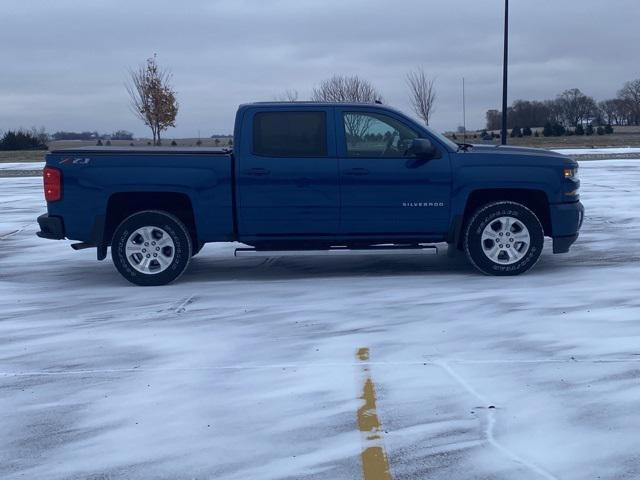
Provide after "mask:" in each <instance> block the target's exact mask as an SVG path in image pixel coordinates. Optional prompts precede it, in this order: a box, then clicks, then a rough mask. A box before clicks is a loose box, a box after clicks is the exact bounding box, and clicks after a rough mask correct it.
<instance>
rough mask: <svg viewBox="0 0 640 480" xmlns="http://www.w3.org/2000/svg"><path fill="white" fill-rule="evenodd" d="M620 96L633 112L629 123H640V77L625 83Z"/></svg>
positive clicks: (619, 93)
mask: <svg viewBox="0 0 640 480" xmlns="http://www.w3.org/2000/svg"><path fill="white" fill-rule="evenodd" d="M618 98H620V99H621V100H623V101H624V103H625V104H626V106H627V108H628V110H629V113H630V114H631V115H630V117H631V118H630V119H629V124H631V123H633V124H635V125H638V124H640V79H638V80H632V81H630V82H627V83H625V84H624V86H623V87H622V89H621V90H620V91H619V92H618Z"/></svg>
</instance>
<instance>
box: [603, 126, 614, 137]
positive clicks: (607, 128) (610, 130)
mask: <svg viewBox="0 0 640 480" xmlns="http://www.w3.org/2000/svg"><path fill="white" fill-rule="evenodd" d="M604 133H605V134H607V135H611V134H612V133H613V127H612V126H611V125H607V126H605V127H604Z"/></svg>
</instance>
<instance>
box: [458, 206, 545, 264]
mask: <svg viewBox="0 0 640 480" xmlns="http://www.w3.org/2000/svg"><path fill="white" fill-rule="evenodd" d="M501 217H511V218H513V219H516V220H517V221H519V222H521V224H522V225H524V227H526V229H527V230H528V232H527V233H528V234H529V244H528V246H527V247H526V248H525V247H524V244H523V243H520V242H517V243H518V248H521V251H517V252H515V253H516V254H515V255H513V256H512V257H511V256H510V254H509V253H504V255H503V257H502V258H497V260H498V261H494V260H492V259H491V258H489V256H488V254H485V250H487V251H489V250H490V249H491V248H490V247H491V243H490V242H491V241H490V240H487V239H485V242H487V243H488V245H487V244H483V240H482V234H483V232H485V228H487V227H488V226H490V225H492V222H496V223H497V225H498V226H500V220H498V219H499V218H501ZM496 223H494V224H493V225H492V226H491V227H489V228H492V229H493V228H494V226H495V225H496ZM505 224H506V222H505ZM518 225H519V223H518V222H516V225H515V227H517V226H518ZM489 233H491V232H489ZM516 234H517V233H516ZM502 235H503V234H502V233H500V236H502ZM505 235H506V233H505ZM504 238H507V237H504ZM512 243H514V242H512ZM500 246H505V247H506V246H510V245H506V242H504V241H503V244H501V245H498V242H497V241H494V247H495V248H496V249H498V247H500ZM543 246H544V230H543V228H542V225H541V224H540V220H538V217H537V216H536V215H535V214H534V213H533V212H532V211H531V210H529V209H528V208H527V207H525V206H524V205H522V204H520V203H516V202H509V201H502V202H494V203H490V204H488V205H484V206H482V207H480V208H479V209H478V210H477V211H476V212H475V213H474V214H473V215H472V216H471V219H470V220H469V222H468V223H467V227H466V229H465V234H464V251H465V253H466V255H467V258H468V259H469V261H470V262H471V263H472V264H473V266H474V267H475V268H476V269H478V270H479V271H481V272H482V273H484V274H485V275H496V276H509V275H519V274H521V273H524V272H526V271H527V270H529V269H531V268H532V267H533V266H534V265H535V264H536V262H537V261H538V259H539V258H540V254H541V253H542V248H543ZM513 247H514V249H515V248H516V244H515V243H514V245H513ZM500 250H501V249H500ZM500 255H502V254H500ZM520 256H521V258H519V257H520ZM517 258H519V259H518V260H517V261H514V260H512V259H517ZM511 261H514V263H509V264H505V263H504V262H511Z"/></svg>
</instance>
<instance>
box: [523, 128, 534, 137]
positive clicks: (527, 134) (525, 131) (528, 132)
mask: <svg viewBox="0 0 640 480" xmlns="http://www.w3.org/2000/svg"><path fill="white" fill-rule="evenodd" d="M522 135H524V136H525V137H530V136H531V135H533V132H532V131H531V127H524V128H523V129H522Z"/></svg>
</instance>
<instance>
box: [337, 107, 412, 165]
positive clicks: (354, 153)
mask: <svg viewBox="0 0 640 480" xmlns="http://www.w3.org/2000/svg"><path fill="white" fill-rule="evenodd" d="M343 118H344V133H345V138H346V141H347V156H348V157H368V158H371V157H386V158H402V157H408V156H411V155H410V154H409V153H407V152H408V150H409V147H410V146H411V142H412V140H413V139H415V138H418V134H417V133H416V132H415V131H413V130H411V129H410V128H408V127H407V126H406V125H404V124H403V123H401V122H399V121H397V120H396V119H394V118H391V117H388V116H386V115H380V114H377V113H359V112H348V113H345V114H344V116H343Z"/></svg>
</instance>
